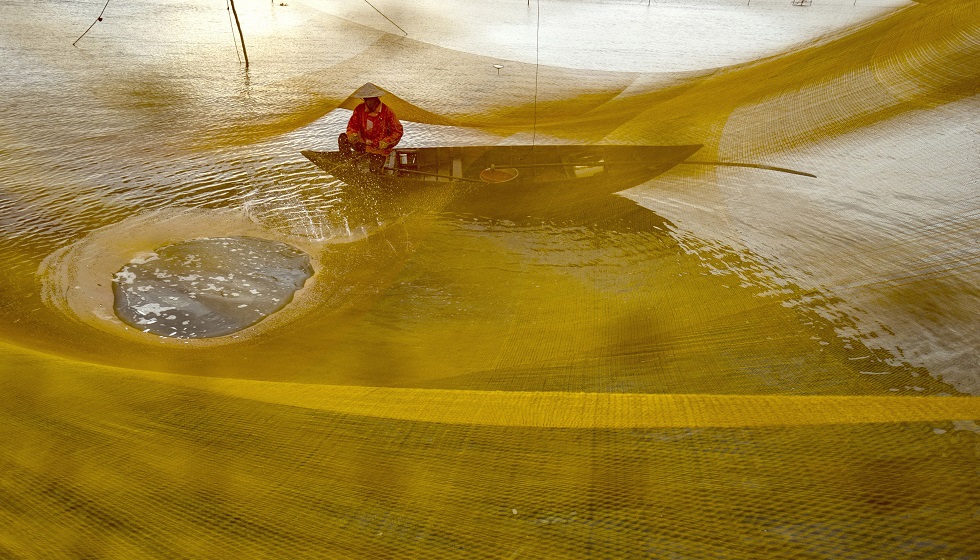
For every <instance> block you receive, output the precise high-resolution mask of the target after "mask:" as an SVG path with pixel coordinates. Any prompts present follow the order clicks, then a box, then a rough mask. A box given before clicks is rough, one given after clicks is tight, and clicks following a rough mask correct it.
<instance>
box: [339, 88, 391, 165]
mask: <svg viewBox="0 0 980 560" xmlns="http://www.w3.org/2000/svg"><path fill="white" fill-rule="evenodd" d="M386 93H387V92H386V91H385V90H383V89H381V88H379V87H378V86H376V85H374V84H372V83H366V84H364V85H363V86H361V88H360V89H358V90H357V91H355V92H354V94H353V97H356V98H358V99H363V100H364V102H363V103H361V104H360V105H358V106H357V107H356V108H354V114H353V115H351V117H350V121H349V122H348V123H347V132H345V133H343V134H341V135H340V138H338V139H337V143H338V144H339V147H340V153H341V154H343V155H346V156H353V155H355V154H357V155H361V154H363V155H366V156H367V159H368V160H369V162H370V169H371V171H372V172H373V173H380V172H381V168H382V167H384V164H385V160H387V159H388V154H390V153H391V151H392V150H393V149H394V148H395V145H397V144H398V141H399V140H401V138H402V133H403V130H402V123H401V122H399V121H398V117H396V116H395V112H394V111H392V110H391V108H390V107H388V106H387V105H385V104H384V103H382V102H381V100H380V99H378V98H379V97H381V96H382V95H384V94H386Z"/></svg>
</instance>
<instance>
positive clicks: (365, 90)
mask: <svg viewBox="0 0 980 560" xmlns="http://www.w3.org/2000/svg"><path fill="white" fill-rule="evenodd" d="M387 93H388V92H387V91H385V90H383V89H381V88H379V87H378V86H376V85H374V84H372V83H371V82H368V83H366V84H364V85H363V86H361V87H359V88H358V89H357V91H355V92H354V93H353V94H352V95H351V97H356V98H358V99H366V98H368V97H381V96H382V95H385V94H387Z"/></svg>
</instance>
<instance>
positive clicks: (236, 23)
mask: <svg viewBox="0 0 980 560" xmlns="http://www.w3.org/2000/svg"><path fill="white" fill-rule="evenodd" d="M230 2H231V13H232V14H234V16H235V25H237V26H238V37H239V38H240V39H241V40H242V54H244V55H245V69H246V70H248V51H246V50H245V36H244V35H242V24H241V23H239V22H238V12H237V11H235V0H230Z"/></svg>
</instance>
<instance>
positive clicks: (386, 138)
mask: <svg viewBox="0 0 980 560" xmlns="http://www.w3.org/2000/svg"><path fill="white" fill-rule="evenodd" d="M403 132H404V131H403V130H402V123H400V122H398V117H396V116H395V112H394V111H392V110H391V109H390V108H389V107H388V106H387V105H385V104H384V103H382V104H381V106H380V107H379V109H378V111H377V113H376V114H375V115H373V116H372V115H369V114H368V112H367V106H365V105H364V104H363V103H361V104H360V105H358V106H357V107H356V108H354V114H353V115H351V116H350V121H349V122H348V123H347V135H348V136H351V135H354V134H356V135H357V136H359V137H360V139H361V140H363V141H364V142H365V143H367V147H366V151H367V152H368V153H371V154H382V155H388V154H389V153H391V150H392V149H394V147H395V144H397V143H398V141H399V140H401V138H402V134H403ZM381 142H383V143H384V144H385V146H384V147H383V148H382V147H380V146H379V143H381Z"/></svg>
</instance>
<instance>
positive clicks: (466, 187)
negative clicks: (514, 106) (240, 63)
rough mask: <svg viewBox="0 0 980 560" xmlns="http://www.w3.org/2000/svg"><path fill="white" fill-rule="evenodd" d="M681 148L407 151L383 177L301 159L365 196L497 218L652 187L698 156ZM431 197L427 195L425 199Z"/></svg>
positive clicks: (583, 206)
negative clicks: (438, 203) (440, 201)
mask: <svg viewBox="0 0 980 560" xmlns="http://www.w3.org/2000/svg"><path fill="white" fill-rule="evenodd" d="M701 147H702V146H701V145H700V144H691V145H679V146H568V145H544V146H457V147H434V148H403V149H397V150H395V151H393V152H392V153H391V155H390V156H389V158H388V160H387V162H386V163H385V165H384V167H383V168H382V169H381V170H380V172H371V170H370V169H369V165H368V163H369V162H368V159H367V158H366V157H364V156H359V155H356V154H355V155H353V156H349V155H342V154H341V153H340V152H318V151H303V152H302V153H303V155H304V156H306V157H307V158H308V159H309V160H310V161H312V162H313V163H314V164H316V165H317V166H318V167H320V168H321V169H323V170H325V171H327V172H328V173H330V174H331V175H333V176H334V177H336V178H337V179H339V180H341V181H343V182H344V183H346V184H347V185H348V186H350V187H352V188H353V189H356V190H358V191H362V192H370V193H377V194H380V193H386V195H387V196H390V197H392V198H398V197H399V196H400V195H401V196H407V197H411V198H417V197H418V196H432V195H433V194H437V193H438V194H441V195H444V196H446V197H447V198H446V200H447V204H448V205H449V206H450V207H451V208H450V210H452V211H455V212H463V213H467V214H473V215H477V216H486V217H494V218H513V217H515V216H516V217H527V216H540V217H548V218H551V217H555V216H562V215H571V214H579V213H580V212H581V211H583V210H587V209H588V208H589V207H590V206H593V205H594V204H596V202H597V201H599V200H600V199H602V198H606V197H609V195H611V194H612V193H615V192H618V191H622V190H625V189H628V188H630V187H633V186H636V185H638V184H641V183H643V182H645V181H648V180H650V179H652V178H654V177H656V176H658V175H660V174H661V173H664V172H665V171H667V170H669V169H671V168H672V167H674V166H675V165H677V164H678V163H680V162H682V161H684V160H685V159H687V158H688V157H689V156H691V155H692V154H694V153H695V152H697V151H698V150H699V149H701ZM425 193H428V194H425Z"/></svg>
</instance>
